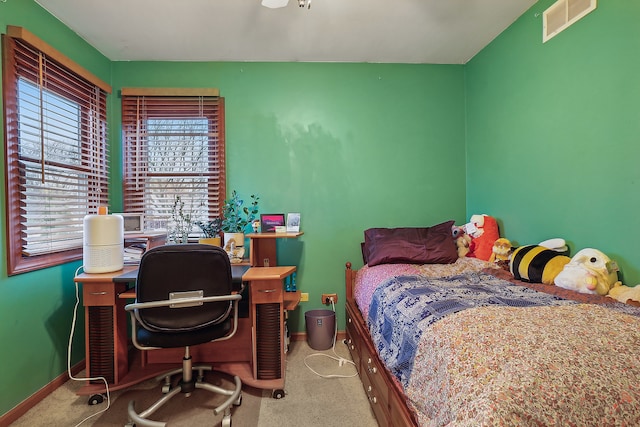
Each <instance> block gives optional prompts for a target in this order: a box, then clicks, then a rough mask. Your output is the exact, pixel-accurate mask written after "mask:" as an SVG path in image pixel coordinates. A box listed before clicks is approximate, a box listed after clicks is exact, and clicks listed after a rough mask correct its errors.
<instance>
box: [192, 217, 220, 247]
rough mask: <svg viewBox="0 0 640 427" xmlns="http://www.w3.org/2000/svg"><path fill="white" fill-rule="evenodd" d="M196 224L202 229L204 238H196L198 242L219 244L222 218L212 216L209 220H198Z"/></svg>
mask: <svg viewBox="0 0 640 427" xmlns="http://www.w3.org/2000/svg"><path fill="white" fill-rule="evenodd" d="M196 225H197V226H198V227H200V230H202V234H204V238H201V239H199V240H198V243H205V244H208V245H215V246H220V231H222V219H221V218H218V217H216V218H213V219H212V220H210V221H198V222H196Z"/></svg>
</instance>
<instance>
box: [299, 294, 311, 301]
mask: <svg viewBox="0 0 640 427" xmlns="http://www.w3.org/2000/svg"><path fill="white" fill-rule="evenodd" d="M307 301H309V292H302V293H300V302H307Z"/></svg>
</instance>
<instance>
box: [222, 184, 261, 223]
mask: <svg viewBox="0 0 640 427" xmlns="http://www.w3.org/2000/svg"><path fill="white" fill-rule="evenodd" d="M259 199H260V198H259V197H258V196H256V195H255V194H252V195H251V203H250V204H249V206H244V200H242V199H241V198H240V196H238V193H236V191H235V190H233V192H232V193H231V197H230V198H228V199H227V200H225V201H224V206H223V207H222V212H223V220H222V231H224V232H225V233H244V230H245V228H246V227H247V225H249V224H251V221H253V220H254V219H255V218H256V215H257V214H258V200H259Z"/></svg>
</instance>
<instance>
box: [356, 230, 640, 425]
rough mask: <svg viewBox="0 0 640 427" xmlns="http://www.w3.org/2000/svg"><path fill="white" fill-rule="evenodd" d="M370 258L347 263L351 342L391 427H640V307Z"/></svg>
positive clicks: (485, 273)
mask: <svg viewBox="0 0 640 427" xmlns="http://www.w3.org/2000/svg"><path fill="white" fill-rule="evenodd" d="M443 224H445V223H443ZM446 224H447V226H450V224H449V223H446ZM436 227H440V228H441V229H442V230H446V226H441V225H438V226H436ZM431 228H432V227H429V229H431ZM378 230H379V229H378ZM449 230H450V228H449ZM394 231H395V229H394ZM405 231H406V230H405ZM430 231H433V230H430ZM401 234H402V237H401V239H407V235H406V233H405V234H403V233H401ZM444 236H445V234H444V233H441V236H440V237H438V239H440V244H443V243H445V244H447V245H448V241H447V238H446V237H444ZM432 237H433V235H431V238H432ZM422 238H424V236H423V237H422ZM449 238H450V234H449ZM416 239H417V240H420V238H416V236H409V239H408V240H409V241H410V244H411V245H413V247H414V248H415V247H418V246H419V245H416V244H415V243H416ZM374 240H375V239H374ZM369 243H371V242H369ZM403 245H404V243H402V244H400V245H398V242H393V245H392V246H393V249H392V251H391V252H394V253H398V249H399V248H401V249H400V252H401V253H403V254H406V253H407V252H409V253H410V252H411V251H412V250H413V249H407V247H406V246H403ZM374 246H375V245H374ZM370 249H371V248H370V247H369V248H367V234H366V232H365V244H364V245H363V258H364V260H365V264H364V266H363V267H362V268H360V269H359V270H355V269H352V265H351V263H347V264H346V270H345V281H346V342H347V345H348V347H349V350H350V352H351V355H352V357H353V359H354V361H355V362H356V366H358V368H359V369H358V371H359V374H360V378H361V380H362V383H363V386H364V389H365V391H366V393H367V395H368V397H369V401H370V403H371V407H372V410H373V412H374V414H375V416H376V418H377V420H378V423H379V424H380V425H381V426H461V425H468V426H489V425H506V426H513V425H518V426H525V425H531V426H541V425H545V426H546V425H563V426H564V425H576V426H589V425H597V426H604V425H611V426H614V425H615V426H624V425H627V426H632V425H640V362H639V360H638V359H639V355H640V308H639V307H634V306H632V305H628V304H623V303H619V302H617V301H615V300H613V299H611V298H607V297H601V296H598V295H587V294H579V293H576V292H573V291H569V290H566V289H562V288H558V287H554V286H548V285H542V284H537V283H525V282H521V281H517V280H515V279H513V276H512V275H511V274H510V273H509V272H508V271H505V270H504V269H501V268H498V267H496V266H495V265H494V264H491V263H488V262H485V261H481V260H478V259H474V258H457V255H456V257H455V259H454V260H451V259H450V260H449V261H448V262H435V263H434V262H427V263H420V261H421V260H420V257H417V258H412V259H409V260H408V259H407V258H406V257H405V256H404V255H403V256H402V257H400V258H399V259H394V257H391V258H390V259H387V260H386V261H389V262H386V261H385V262H383V263H380V264H378V263H376V262H371V260H372V258H371V253H370ZM454 249H455V244H454ZM447 250H448V249H447ZM385 251H387V252H389V251H388V247H387V249H385ZM439 256H441V254H440V255H439ZM367 261H369V263H367ZM407 261H409V262H407ZM370 264H375V265H370Z"/></svg>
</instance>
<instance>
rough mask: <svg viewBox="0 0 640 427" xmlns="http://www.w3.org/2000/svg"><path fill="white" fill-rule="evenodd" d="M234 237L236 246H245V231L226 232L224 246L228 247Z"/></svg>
mask: <svg viewBox="0 0 640 427" xmlns="http://www.w3.org/2000/svg"><path fill="white" fill-rule="evenodd" d="M231 239H233V240H234V242H235V244H236V247H242V246H244V233H224V247H225V248H226V247H227V244H228V243H229V241H230V240H231Z"/></svg>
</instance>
